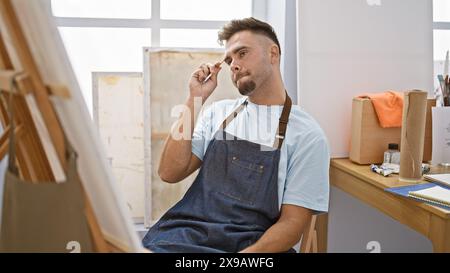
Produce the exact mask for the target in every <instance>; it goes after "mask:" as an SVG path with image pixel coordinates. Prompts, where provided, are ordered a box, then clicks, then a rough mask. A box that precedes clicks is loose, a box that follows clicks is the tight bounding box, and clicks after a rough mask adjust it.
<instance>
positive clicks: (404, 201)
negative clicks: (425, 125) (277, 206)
mask: <svg viewBox="0 0 450 273" xmlns="http://www.w3.org/2000/svg"><path fill="white" fill-rule="evenodd" d="M432 172H433V173H439V172H449V170H448V169H439V170H437V169H436V170H434V169H432ZM330 184H331V185H332V186H335V187H337V188H339V189H341V190H343V191H345V192H346V193H348V194H350V195H352V196H354V197H355V198H357V199H359V200H361V201H362V202H364V203H366V204H368V205H370V206H372V207H374V208H376V209H378V210H379V211H381V212H383V213H384V214H386V215H388V216H390V217H392V218H393V219H395V220H397V221H399V222H400V223H402V224H404V225H407V226H409V227H411V228H412V229H414V230H416V231H417V232H419V233H421V234H423V235H425V236H426V237H427V238H429V239H430V241H431V242H432V244H433V251H434V252H450V211H449V210H444V209H441V208H439V207H435V206H432V205H429V204H426V203H423V202H418V201H415V200H413V199H410V198H406V197H402V196H399V195H395V194H392V193H389V192H386V191H385V190H384V189H386V188H391V187H400V186H406V185H411V184H408V183H404V182H400V181H399V180H398V175H393V176H392V175H391V176H390V177H383V176H381V175H379V174H377V173H374V172H372V171H371V170H370V167H369V166H368V165H358V164H355V163H353V162H351V161H350V160H349V159H348V158H342V159H332V160H331V165H330ZM317 233H318V246H319V252H326V245H327V242H326V241H327V215H322V216H320V217H319V219H318V223H317Z"/></svg>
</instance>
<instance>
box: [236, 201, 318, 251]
mask: <svg viewBox="0 0 450 273" xmlns="http://www.w3.org/2000/svg"><path fill="white" fill-rule="evenodd" d="M311 216H312V211H311V210H310V209H307V208H303V207H300V206H296V205H290V204H283V205H282V206H281V214H280V218H279V219H278V221H277V222H276V223H275V224H274V225H272V226H271V227H270V228H269V229H268V230H267V231H266V232H265V233H264V234H263V236H261V238H260V239H259V240H258V241H257V242H256V243H254V244H253V245H251V246H249V247H247V248H245V249H244V250H242V251H241V253H255V252H257V253H262V252H286V251H288V250H289V249H290V248H291V247H293V246H294V245H295V244H296V243H298V241H299V240H300V238H301V236H302V234H303V230H304V229H305V227H306V224H307V223H308V222H309V221H310V219H311Z"/></svg>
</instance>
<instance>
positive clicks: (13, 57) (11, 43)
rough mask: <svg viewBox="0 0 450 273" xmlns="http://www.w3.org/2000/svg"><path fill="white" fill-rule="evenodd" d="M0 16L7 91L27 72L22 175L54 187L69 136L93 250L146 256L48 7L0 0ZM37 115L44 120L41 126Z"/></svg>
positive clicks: (21, 105) (21, 99)
mask: <svg viewBox="0 0 450 273" xmlns="http://www.w3.org/2000/svg"><path fill="white" fill-rule="evenodd" d="M0 15H1V16H0V28H1V29H2V32H1V35H2V40H3V41H4V47H0V49H1V50H0V53H1V55H2V57H3V58H2V61H1V62H0V63H1V64H2V67H1V68H0V69H1V70H2V73H3V74H2V75H3V76H5V77H4V79H6V80H5V81H3V82H1V84H2V85H1V88H2V89H5V88H6V87H5V86H7V83H8V82H9V79H11V76H12V75H11V74H12V73H16V72H24V73H25V74H24V75H23V77H22V78H15V79H14V80H15V81H16V83H17V85H18V86H21V88H19V89H20V90H22V92H23V93H24V94H22V95H21V96H18V99H15V100H14V106H16V105H17V106H18V107H17V108H16V109H18V111H17V118H18V122H17V128H16V129H14V133H15V136H18V138H20V139H19V140H18V141H17V143H18V144H19V145H18V148H17V162H18V163H19V164H18V165H19V170H20V171H19V173H20V175H21V176H22V178H24V179H26V180H30V181H54V182H56V181H58V179H56V178H55V177H56V176H58V175H55V174H58V171H57V169H58V162H57V161H59V162H60V165H61V167H62V168H60V169H62V170H63V171H62V172H61V171H60V172H59V175H61V173H62V176H63V177H64V176H65V175H64V170H66V171H67V164H66V159H65V151H66V149H65V147H66V146H65V145H64V135H65V136H66V137H67V139H68V142H70V143H71V144H72V146H73V148H74V150H75V151H76V153H77V154H78V159H77V163H78V166H77V169H78V175H77V179H76V180H78V182H79V184H80V185H82V189H83V195H84V197H85V198H84V200H83V203H84V207H85V209H84V215H85V217H86V221H87V223H88V225H89V230H90V236H91V239H92V241H93V245H94V251H100V252H110V251H112V250H113V249H116V250H118V251H126V252H138V251H141V250H142V245H141V243H140V241H139V238H138V236H137V234H136V232H135V231H134V228H133V223H132V221H131V217H130V215H129V213H128V211H127V210H126V208H125V202H124V200H123V197H122V196H121V194H120V191H119V190H118V188H117V185H116V183H115V181H114V178H113V176H112V174H111V169H110V167H109V165H108V164H107V162H106V157H105V156H104V154H105V153H104V151H103V148H102V144H101V142H100V140H99V137H98V134H97V132H96V130H95V128H94V126H93V123H92V120H91V118H90V115H89V112H88V110H87V107H86V105H85V102H84V100H83V98H82V95H81V91H80V89H79V86H78V84H77V81H76V79H75V77H74V75H73V71H72V69H71V66H70V63H69V61H68V58H67V55H66V52H65V50H64V47H63V44H62V41H61V37H60V36H59V34H58V30H57V28H56V26H55V24H54V22H53V18H52V15H51V13H50V9H49V1H47V0H36V1H23V0H1V1H0ZM5 56H7V58H5ZM8 73H9V74H8ZM44 83H45V84H44ZM3 106H5V104H3ZM0 110H1V113H2V124H3V126H4V132H6V131H8V130H9V129H8V125H9V122H8V120H7V119H6V118H5V117H7V113H6V107H1V109H0ZM22 110H23V111H22ZM39 114H40V115H41V118H38V119H35V118H34V117H35V116H36V115H38V116H39ZM20 117H22V118H20ZM46 132H47V133H46ZM21 134H23V135H21ZM2 139H3V140H4V139H5V138H2ZM4 146H5V145H0V148H1V147H4ZM21 146H23V147H21ZM47 146H49V147H50V146H53V147H54V151H55V153H54V155H48V154H47V153H48V151H49V150H48V149H47ZM43 147H45V149H44V148H43ZM50 149H51V148H50ZM0 150H1V149H0ZM30 154H34V155H36V156H40V158H41V159H42V160H38V158H35V157H34V156H33V157H32V156H30ZM34 161H39V162H34ZM55 170H56V171H55ZM3 213H5V212H3ZM3 217H4V215H3ZM61 232H64V231H63V230H61Z"/></svg>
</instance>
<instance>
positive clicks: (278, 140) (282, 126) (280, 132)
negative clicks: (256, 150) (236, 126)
mask: <svg viewBox="0 0 450 273" xmlns="http://www.w3.org/2000/svg"><path fill="white" fill-rule="evenodd" d="M285 92H286V99H285V101H284V106H283V111H282V112H281V116H280V119H279V121H278V129H277V134H276V135H275V142H274V144H273V148H276V149H280V148H281V145H282V144H283V141H284V138H285V136H286V129H287V124H288V121H289V115H290V113H291V107H292V100H291V98H290V97H289V95H288V93H287V91H285ZM247 104H248V100H247V99H246V100H245V101H244V102H243V103H242V104H241V105H239V106H238V107H237V108H236V109H235V110H234V111H233V112H231V114H229V115H228V117H227V118H226V119H224V121H223V122H222V125H221V126H220V129H222V130H223V131H225V128H226V127H227V125H228V124H230V122H231V121H232V120H233V119H234V118H235V117H236V116H237V115H238V114H239V113H240V112H241V111H242V110H243V109H244V108H245V106H247ZM224 134H225V133H224Z"/></svg>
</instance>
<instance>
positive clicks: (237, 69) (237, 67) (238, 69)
mask: <svg viewBox="0 0 450 273" xmlns="http://www.w3.org/2000/svg"><path fill="white" fill-rule="evenodd" d="M230 68H231V71H232V72H233V73H237V72H239V71H240V70H241V67H240V66H239V65H238V64H236V63H232V64H231V66H230Z"/></svg>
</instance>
